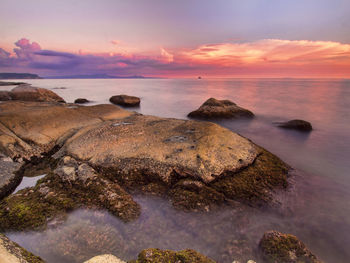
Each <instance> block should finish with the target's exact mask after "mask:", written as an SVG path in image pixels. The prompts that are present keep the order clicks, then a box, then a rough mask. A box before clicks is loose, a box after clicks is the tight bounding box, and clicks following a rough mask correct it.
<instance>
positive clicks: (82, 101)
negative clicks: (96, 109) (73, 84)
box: [74, 98, 90, 104]
mask: <svg viewBox="0 0 350 263" xmlns="http://www.w3.org/2000/svg"><path fill="white" fill-rule="evenodd" d="M89 102H90V101H89V100H87V99H84V98H78V99H76V100H75V101H74V103H77V104H84V103H89Z"/></svg>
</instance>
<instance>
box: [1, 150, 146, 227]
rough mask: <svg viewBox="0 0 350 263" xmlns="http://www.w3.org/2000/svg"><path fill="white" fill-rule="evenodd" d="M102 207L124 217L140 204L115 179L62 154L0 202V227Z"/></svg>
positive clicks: (132, 216) (37, 224)
mask: <svg viewBox="0 0 350 263" xmlns="http://www.w3.org/2000/svg"><path fill="white" fill-rule="evenodd" d="M82 206H84V207H90V208H94V207H97V208H105V209H107V210H109V211H110V212H111V213H112V214H114V215H116V216H117V217H119V218H121V219H122V220H124V221H130V220H133V219H135V218H137V217H138V216H139V214H140V207H139V205H138V204H137V203H135V202H134V200H133V198H132V197H131V196H130V195H129V194H128V193H127V192H125V191H124V190H123V189H122V188H121V187H120V186H119V185H118V184H117V183H115V182H111V181H110V180H108V179H105V178H103V177H102V176H99V175H98V174H97V173H96V171H95V170H94V169H92V168H91V167H89V166H88V165H87V164H85V163H79V162H77V161H76V160H74V159H72V158H70V157H65V158H63V159H62V160H61V162H60V164H59V165H58V167H57V168H56V169H55V171H54V173H52V174H49V175H47V176H46V177H44V178H42V179H40V180H39V181H38V182H37V184H36V186H35V187H30V188H25V189H23V190H20V191H18V192H17V193H16V194H13V195H10V196H8V197H6V198H5V199H3V200H2V201H1V202H0V231H5V230H24V229H41V228H45V227H46V226H47V225H48V224H50V220H52V219H54V218H55V217H59V218H62V219H64V218H65V216H66V213H67V212H68V211H71V210H72V209H75V208H79V207H82Z"/></svg>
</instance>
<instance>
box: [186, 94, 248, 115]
mask: <svg viewBox="0 0 350 263" xmlns="http://www.w3.org/2000/svg"><path fill="white" fill-rule="evenodd" d="M188 117H192V118H206V119H211V118H241V117H245V118H252V117H254V114H253V113H252V112H251V111H249V110H247V109H244V108H241V107H239V106H237V104H235V103H233V102H232V101H229V100H217V99H215V98H210V99H208V100H207V101H206V102H204V103H203V104H202V106H200V107H199V108H198V109H197V110H195V111H192V112H190V113H189V114H188Z"/></svg>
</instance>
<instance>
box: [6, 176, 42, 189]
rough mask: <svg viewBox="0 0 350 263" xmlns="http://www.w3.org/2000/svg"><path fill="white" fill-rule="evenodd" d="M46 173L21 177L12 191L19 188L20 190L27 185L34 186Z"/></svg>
mask: <svg viewBox="0 0 350 263" xmlns="http://www.w3.org/2000/svg"><path fill="white" fill-rule="evenodd" d="M45 175H46V174H43V175H39V176H35V177H26V176H25V177H23V178H22V181H21V183H20V184H19V185H18V186H17V188H16V190H15V191H14V192H13V193H14V194H15V193H17V192H18V191H19V190H22V189H24V188H27V187H32V186H35V184H36V182H37V181H39V180H40V179H41V178H43V177H44V176H45Z"/></svg>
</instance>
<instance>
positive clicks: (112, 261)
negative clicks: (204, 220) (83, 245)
mask: <svg viewBox="0 0 350 263" xmlns="http://www.w3.org/2000/svg"><path fill="white" fill-rule="evenodd" d="M84 263H125V261H122V260H121V259H119V258H117V257H116V256H113V255H111V254H106V255H100V256H96V257H93V258H91V259H89V260H87V261H85V262H84Z"/></svg>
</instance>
